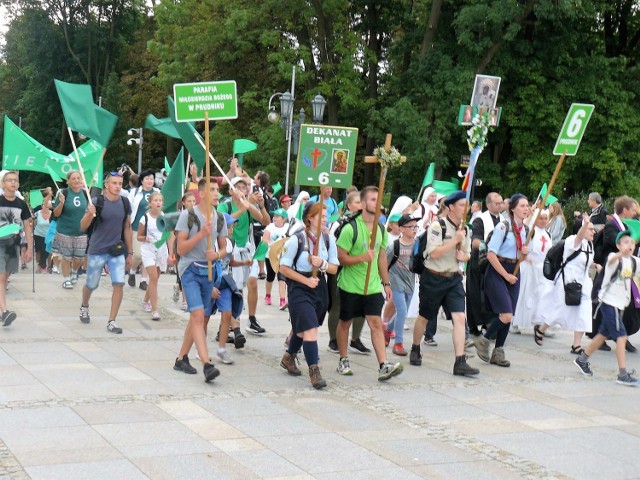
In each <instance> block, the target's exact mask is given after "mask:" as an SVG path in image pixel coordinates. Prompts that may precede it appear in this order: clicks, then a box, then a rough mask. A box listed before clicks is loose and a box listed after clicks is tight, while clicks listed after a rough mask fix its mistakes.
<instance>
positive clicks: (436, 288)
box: [409, 191, 479, 375]
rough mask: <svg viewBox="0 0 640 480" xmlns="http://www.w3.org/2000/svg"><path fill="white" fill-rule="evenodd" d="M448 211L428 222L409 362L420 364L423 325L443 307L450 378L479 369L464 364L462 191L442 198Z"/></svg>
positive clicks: (467, 238) (467, 237)
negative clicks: (447, 317) (451, 359)
mask: <svg viewBox="0 0 640 480" xmlns="http://www.w3.org/2000/svg"><path fill="white" fill-rule="evenodd" d="M444 204H445V205H446V206H447V207H448V208H449V213H448V214H447V216H446V217H445V218H441V219H438V220H436V221H434V222H431V224H430V225H429V228H428V229H427V232H426V235H427V236H428V237H427V239H428V241H427V247H426V249H425V251H424V253H423V255H424V257H425V261H424V266H425V269H424V271H423V272H422V274H421V276H420V290H419V294H418V295H419V307H418V316H417V317H416V322H415V324H414V326H413V345H412V346H411V353H410V357H409V363H410V364H411V365H416V366H419V365H422V353H421V352H420V340H421V339H422V335H423V334H424V332H425V328H426V326H427V322H432V321H436V319H437V317H438V311H439V310H440V307H443V306H446V307H447V309H448V310H449V311H450V312H451V317H452V321H453V331H452V334H451V336H452V338H453V349H454V352H455V357H456V358H455V363H454V365H453V374H454V375H477V374H478V373H479V370H478V369H477V368H473V367H471V365H469V364H468V363H467V356H466V355H465V353H464V347H465V344H464V343H465V340H464V337H465V314H464V312H465V296H464V287H463V285H462V275H461V273H460V269H459V266H458V264H459V262H466V261H468V260H469V256H470V255H469V254H470V252H471V233H470V231H469V229H468V228H467V227H466V226H465V225H464V215H465V213H466V207H467V200H466V197H465V193H464V192H463V191H457V192H454V193H452V194H451V195H449V196H448V197H446V199H445V201H444Z"/></svg>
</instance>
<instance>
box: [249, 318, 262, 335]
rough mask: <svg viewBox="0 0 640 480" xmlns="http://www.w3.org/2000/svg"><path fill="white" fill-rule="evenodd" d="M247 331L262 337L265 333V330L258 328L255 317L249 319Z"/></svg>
mask: <svg viewBox="0 0 640 480" xmlns="http://www.w3.org/2000/svg"><path fill="white" fill-rule="evenodd" d="M249 331H250V332H251V333H254V334H256V335H262V334H263V333H265V332H266V330H265V329H264V328H262V327H261V326H260V324H259V323H258V320H256V317H249Z"/></svg>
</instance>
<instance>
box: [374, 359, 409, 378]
mask: <svg viewBox="0 0 640 480" xmlns="http://www.w3.org/2000/svg"><path fill="white" fill-rule="evenodd" d="M402 370H404V367H403V366H402V364H401V363H391V362H384V363H383V364H382V367H380V370H379V371H378V381H379V382H384V381H385V380H389V379H390V378H391V377H395V376H396V375H400V374H401V373H402Z"/></svg>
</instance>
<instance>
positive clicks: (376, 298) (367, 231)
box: [336, 186, 403, 381]
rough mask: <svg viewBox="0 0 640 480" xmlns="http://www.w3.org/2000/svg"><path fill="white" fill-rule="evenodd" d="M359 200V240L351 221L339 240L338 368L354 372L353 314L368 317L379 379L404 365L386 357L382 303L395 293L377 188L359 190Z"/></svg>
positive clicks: (343, 371)
mask: <svg viewBox="0 0 640 480" xmlns="http://www.w3.org/2000/svg"><path fill="white" fill-rule="evenodd" d="M360 200H361V202H362V213H361V214H360V215H358V216H357V217H356V219H355V228H356V229H357V238H356V241H355V242H354V241H353V238H354V235H353V233H354V230H353V228H354V227H353V224H352V223H349V224H346V225H345V226H344V227H343V228H342V231H341V232H340V237H339V238H338V241H337V242H336V245H337V247H338V259H339V260H340V264H341V265H342V271H341V272H340V275H339V277H338V295H340V322H339V324H338V329H337V331H336V339H337V341H338V350H339V352H340V361H339V363H338V368H337V370H338V373H340V374H341V375H353V371H352V370H351V366H350V365H349V359H348V358H347V340H348V338H349V328H350V327H351V321H352V320H353V319H354V318H357V317H365V319H366V320H367V323H368V324H369V328H370V329H371V343H372V344H373V349H374V350H375V352H376V357H377V359H378V363H379V366H380V369H379V372H378V380H379V381H383V380H388V379H389V378H391V377H393V376H395V375H398V374H400V373H401V372H402V369H403V366H402V364H401V363H396V364H393V363H391V362H388V361H387V352H386V349H385V345H384V334H383V331H382V317H381V313H382V306H383V305H384V301H385V298H386V299H387V300H391V297H392V294H391V286H390V284H389V272H388V268H387V255H386V248H387V232H386V231H385V229H384V228H380V226H379V225H378V219H377V218H376V204H377V202H378V188H377V187H371V186H370V187H365V188H363V189H362V191H361V192H360ZM374 228H376V229H380V230H378V232H377V234H376V242H375V245H374V246H373V248H369V246H370V238H371V232H373V229H374ZM381 253H382V254H381ZM369 262H371V273H370V276H369V283H368V285H367V294H366V295H365V294H364V291H365V278H366V275H367V268H368V264H369ZM383 287H384V296H383Z"/></svg>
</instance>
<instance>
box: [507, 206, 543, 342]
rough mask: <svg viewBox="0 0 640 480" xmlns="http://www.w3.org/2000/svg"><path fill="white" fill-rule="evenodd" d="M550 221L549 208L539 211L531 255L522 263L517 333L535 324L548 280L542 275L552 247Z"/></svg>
mask: <svg viewBox="0 0 640 480" xmlns="http://www.w3.org/2000/svg"><path fill="white" fill-rule="evenodd" d="M548 221H549V212H548V211H547V210H542V211H541V212H539V213H538V218H537V220H536V225H535V227H534V233H533V237H532V238H531V241H530V242H529V255H527V258H526V260H524V261H523V262H522V263H521V264H520V294H519V298H518V303H517V305H516V313H515V314H514V316H513V320H512V327H513V331H514V332H515V333H520V330H522V329H524V328H531V327H532V326H533V319H534V317H535V314H536V309H537V306H538V304H539V303H540V292H541V291H542V290H543V285H544V281H545V280H546V279H545V278H544V275H542V265H543V264H544V258H545V257H546V255H547V252H548V251H549V249H550V248H551V237H550V236H549V234H548V233H547V230H546V228H547V223H548Z"/></svg>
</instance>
